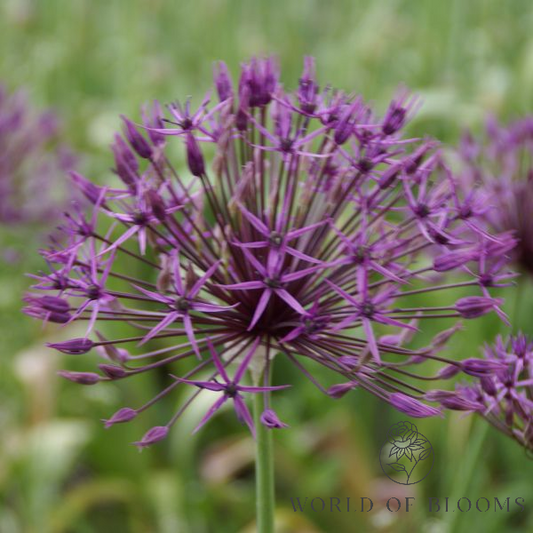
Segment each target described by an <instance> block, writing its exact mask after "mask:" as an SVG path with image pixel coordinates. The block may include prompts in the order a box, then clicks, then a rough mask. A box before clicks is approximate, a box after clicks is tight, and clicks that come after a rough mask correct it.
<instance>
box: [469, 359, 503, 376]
mask: <svg viewBox="0 0 533 533" xmlns="http://www.w3.org/2000/svg"><path fill="white" fill-rule="evenodd" d="M460 365H461V368H462V370H463V372H464V373H465V374H468V375H470V376H476V377H486V376H491V375H492V374H494V372H497V371H498V370H505V369H506V368H507V365H505V364H504V363H500V362H498V361H489V360H487V359H474V358H471V359H465V360H464V361H461V363H460Z"/></svg>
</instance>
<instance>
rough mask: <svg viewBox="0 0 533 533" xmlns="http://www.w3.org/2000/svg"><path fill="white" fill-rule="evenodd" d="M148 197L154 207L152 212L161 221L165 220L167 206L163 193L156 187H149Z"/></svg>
mask: <svg viewBox="0 0 533 533" xmlns="http://www.w3.org/2000/svg"><path fill="white" fill-rule="evenodd" d="M146 199H147V200H148V203H149V204H150V207H151V208H152V213H153V214H154V217H155V218H157V220H159V221H160V222H164V221H165V219H166V218H167V211H166V208H165V201H164V200H163V198H162V197H161V195H160V194H159V193H158V192H157V191H155V190H154V189H149V190H148V191H146Z"/></svg>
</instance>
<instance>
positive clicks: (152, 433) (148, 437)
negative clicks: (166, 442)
mask: <svg viewBox="0 0 533 533" xmlns="http://www.w3.org/2000/svg"><path fill="white" fill-rule="evenodd" d="M167 435H168V427H167V426H155V427H153V428H152V429H150V430H148V431H147V432H146V433H145V434H144V436H143V438H142V439H141V440H140V441H137V442H134V443H133V444H135V446H137V448H139V451H141V450H142V449H143V448H148V446H151V445H152V444H155V443H156V442H159V441H160V440H163V439H164V438H165V437H166V436H167Z"/></svg>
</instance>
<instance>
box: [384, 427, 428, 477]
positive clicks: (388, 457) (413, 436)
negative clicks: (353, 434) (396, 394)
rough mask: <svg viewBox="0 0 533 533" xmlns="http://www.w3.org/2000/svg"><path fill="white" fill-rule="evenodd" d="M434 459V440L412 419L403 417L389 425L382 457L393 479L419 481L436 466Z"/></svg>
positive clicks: (385, 471) (385, 472) (387, 472)
mask: <svg viewBox="0 0 533 533" xmlns="http://www.w3.org/2000/svg"><path fill="white" fill-rule="evenodd" d="M433 460H434V452H433V447H432V446H431V443H430V442H429V440H428V439H427V438H426V437H425V436H424V435H422V433H419V431H418V428H417V427H416V426H415V425H414V424H413V423H411V422H407V421H402V422H398V423H397V424H394V425H393V426H391V427H390V428H389V431H388V439H387V441H386V442H385V444H383V446H382V448H381V452H380V456H379V461H380V464H381V469H382V470H383V472H384V474H385V475H386V476H387V477H388V478H389V479H390V480H391V481H394V483H399V484H400V485H414V484H415V483H419V482H420V481H422V480H423V479H424V478H425V477H426V476H427V475H428V474H429V472H430V471H431V469H432V468H433Z"/></svg>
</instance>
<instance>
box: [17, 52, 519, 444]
mask: <svg viewBox="0 0 533 533" xmlns="http://www.w3.org/2000/svg"><path fill="white" fill-rule="evenodd" d="M278 78H279V76H278V66H277V63H276V62H275V61H274V60H273V59H265V60H263V59H254V60H252V61H251V62H250V63H249V64H246V65H243V67H242V71H241V77H240V80H239V82H238V83H235V84H233V83H232V81H231V78H230V76H229V72H228V69H227V68H226V67H225V65H224V64H219V65H217V66H216V68H215V87H216V93H217V94H218V96H219V101H217V102H213V103H212V102H211V101H210V99H209V97H206V98H205V99H204V100H203V101H202V102H201V104H200V106H199V107H197V108H195V107H194V106H193V105H192V103H191V101H187V102H186V103H185V104H181V103H178V102H176V103H173V104H171V105H170V106H169V117H168V118H165V119H163V117H162V116H161V114H160V113H159V107H158V106H157V105H156V106H155V107H154V109H152V110H150V111H147V110H145V112H144V114H143V123H142V124H136V123H135V122H134V121H132V120H128V119H124V135H125V138H124V137H122V136H120V135H117V137H116V139H115V142H114V143H113V147H112V148H113V154H114V158H115V171H116V174H117V176H118V178H120V180H121V181H122V183H123V185H121V186H117V185H116V184H112V183H109V184H107V185H106V186H103V187H99V186H96V185H93V184H92V183H91V182H90V181H89V180H87V179H85V178H83V177H82V176H79V175H77V179H76V183H77V184H78V186H79V188H80V189H81V191H82V192H83V193H84V195H85V196H86V198H87V199H88V200H89V201H90V202H91V203H92V212H91V213H90V214H89V215H86V214H85V213H82V212H81V211H79V210H78V211H75V212H73V213H71V214H69V215H68V221H67V223H66V224H65V225H64V226H63V231H64V241H63V242H62V243H58V244H55V245H54V246H52V247H51V248H50V249H49V250H46V251H45V252H43V254H44V256H45V259H46V261H47V263H48V264H49V265H50V272H49V273H41V274H40V275H38V276H34V277H35V279H36V280H37V281H36V284H35V286H34V289H35V291H44V293H45V294H46V295H50V296H48V299H46V300H45V299H44V298H45V297H43V296H39V295H38V294H37V292H34V293H32V294H30V295H28V296H27V298H26V300H27V303H28V305H27V307H26V313H28V314H29V315H31V316H34V317H37V318H40V319H43V320H49V321H53V322H58V323H61V324H64V323H70V322H80V323H82V324H84V325H86V338H87V339H91V340H90V341H88V340H84V339H80V338H76V339H72V340H71V341H67V342H62V343H55V344H52V345H51V346H52V347H53V348H56V349H57V350H59V351H61V352H64V353H67V354H72V355H73V356H77V357H79V356H83V355H82V354H84V353H87V352H88V351H90V350H91V349H93V348H94V349H95V350H96V351H97V352H98V353H99V354H100V355H101V356H102V357H103V358H104V359H105V363H104V364H101V365H100V366H99V369H100V373H94V372H88V373H79V372H77V373H74V372H67V373H63V376H64V377H65V378H67V379H69V380H71V381H75V382H79V383H82V384H93V383H96V382H98V381H110V380H111V381H113V380H120V379H125V378H129V377H131V378H134V377H135V376H136V375H138V374H141V373H144V372H149V371H151V370H154V369H156V368H161V367H164V368H167V369H168V374H169V377H168V386H167V388H166V389H165V390H163V391H162V392H161V393H160V394H159V395H158V396H157V397H156V398H154V399H153V400H152V401H150V402H148V403H147V404H145V405H143V406H140V407H127V408H123V409H121V410H119V411H118V412H117V413H115V414H114V415H112V416H111V417H110V418H109V419H108V420H107V421H106V422H105V423H106V426H107V427H109V426H111V425H113V424H115V423H122V422H126V421H128V420H131V419H132V418H134V417H137V416H138V415H139V414H140V413H142V412H143V411H144V410H145V409H147V408H148V407H149V406H151V405H153V403H154V402H155V401H158V400H160V399H161V398H162V397H164V396H165V395H166V394H168V393H169V392H170V391H172V390H173V389H175V388H176V387H185V388H187V387H189V388H191V392H192V395H191V397H190V399H189V400H187V401H186V402H185V404H184V406H183V407H182V408H180V410H179V411H178V412H177V413H176V414H175V416H174V417H173V418H172V419H171V420H169V421H167V423H166V424H165V425H164V426H157V428H154V429H152V430H150V431H149V432H148V433H147V434H146V435H145V436H144V438H142V439H141V440H140V441H139V442H138V443H137V445H138V446H139V447H141V448H142V447H145V446H147V445H149V444H151V443H153V442H156V441H157V440H160V439H161V438H164V436H165V435H166V434H167V431H165V430H164V428H167V429H168V428H169V427H170V426H171V425H172V424H174V422H175V421H176V420H177V419H178V418H179V416H180V415H181V413H182V412H183V410H184V409H185V408H186V407H187V406H188V405H189V404H190V402H191V401H192V400H193V399H194V398H195V397H196V396H197V395H198V394H200V393H205V394H212V395H213V402H214V403H213V405H212V407H211V408H210V409H209V410H208V412H207V413H206V414H205V416H204V418H203V419H202V420H201V422H200V425H199V427H201V426H203V425H204V424H205V423H206V422H207V421H208V420H209V419H210V418H211V417H212V416H213V415H214V414H215V412H217V411H218V410H219V409H220V408H221V407H222V406H223V405H225V404H230V405H233V407H234V408H235V411H236V414H237V417H238V418H239V419H240V420H241V421H242V422H243V423H245V424H246V425H248V426H249V428H250V430H251V431H252V432H253V431H254V425H253V421H252V418H251V416H250V413H249V411H248V407H247V398H249V396H250V395H257V394H261V395H263V397H264V401H265V406H264V412H263V415H262V416H261V417H260V420H261V423H263V424H264V425H265V426H266V427H268V428H283V427H286V425H287V424H286V423H285V422H282V421H281V420H280V418H278V415H277V414H276V412H275V411H274V410H273V409H272V406H271V405H270V391H276V392H274V397H275V396H276V395H277V394H290V392H283V393H282V392H277V391H278V390H279V389H284V388H285V387H287V386H289V385H290V384H288V383H276V384H271V377H272V365H273V363H274V362H275V361H274V356H276V357H277V359H279V358H285V359H286V360H287V361H288V362H289V363H292V364H293V365H294V366H295V367H296V369H298V370H299V371H300V372H301V373H302V374H303V375H304V376H306V377H307V378H308V379H309V380H311V381H312V382H313V383H314V384H315V385H316V386H317V387H318V389H320V391H322V392H323V393H325V394H327V395H329V396H330V397H331V398H340V397H342V396H343V395H344V394H346V393H347V392H349V391H351V390H353V389H358V388H360V389H364V390H366V391H368V392H370V393H372V394H374V395H376V396H378V397H379V398H381V399H383V400H385V401H386V402H389V403H390V404H391V405H393V406H394V407H396V408H397V409H399V410H401V411H402V412H405V413H407V414H409V415H411V416H418V417H421V416H433V415H437V414H439V413H440V409H439V408H435V407H431V406H428V405H426V404H425V403H424V392H425V391H424V390H423V389H421V388H420V387H419V386H418V385H417V383H416V380H417V377H418V373H417V371H416V368H417V365H420V364H422V363H424V362H426V361H433V362H434V363H437V364H438V363H443V364H444V365H446V366H445V368H446V371H445V372H444V371H443V372H440V373H438V374H437V375H435V376H433V377H428V376H427V375H426V376H425V377H424V380H425V382H431V380H432V379H441V378H447V377H451V376H453V375H454V374H455V373H456V372H458V371H461V370H463V368H462V367H461V363H459V362H454V361H448V360H447V359H445V358H444V357H442V356H441V355H439V354H438V352H439V351H440V350H441V349H442V347H443V345H444V344H445V342H446V340H447V339H448V338H449V337H450V336H451V335H452V334H453V333H454V332H455V331H456V330H457V329H459V326H458V324H455V325H454V322H456V321H457V320H458V319H459V318H464V319H473V318H476V317H478V316H481V315H483V314H486V313H489V312H491V311H496V312H498V313H500V314H501V315H502V317H503V318H504V315H503V313H502V311H501V309H500V304H501V300H500V299H497V298H494V297H493V296H492V295H491V294H489V289H488V288H487V287H489V286H490V285H491V284H487V283H485V277H484V276H486V274H487V272H489V273H490V275H491V276H492V278H493V279H494V280H498V279H500V278H499V276H501V275H502V274H500V269H501V268H502V265H503V263H502V262H501V258H502V257H504V256H505V254H506V253H507V252H508V250H509V249H510V248H512V246H513V244H514V243H513V240H512V238H511V237H510V236H509V235H506V234H504V235H499V236H491V235H488V234H487V233H486V232H481V231H476V230H475V228H473V227H472V226H471V225H469V224H467V223H466V222H467V221H466V219H465V218H462V217H459V216H458V215H457V212H456V209H455V206H456V202H457V196H456V188H455V186H454V185H455V184H454V180H453V178H452V177H451V176H450V175H448V174H447V173H446V172H444V170H443V168H441V164H440V158H439V153H438V151H437V145H436V143H435V142H433V141H429V140H428V141H420V140H419V139H409V138H404V137H402V136H401V130H402V128H403V126H404V125H405V123H406V121H407V120H408V119H409V117H410V116H411V114H412V110H413V106H414V105H415V103H416V99H414V98H413V97H412V96H410V95H408V94H406V93H405V91H402V92H401V93H400V94H399V96H398V97H396V98H395V99H394V101H393V102H392V103H391V105H390V106H389V109H388V110H387V112H386V114H385V116H384V117H383V118H379V116H377V115H376V114H375V113H374V112H373V111H372V109H370V108H369V107H368V106H367V105H366V104H365V103H364V102H363V101H362V99H361V98H359V97H353V96H349V95H347V94H344V93H343V92H341V91H335V90H331V89H325V90H320V89H319V86H318V82H317V81H316V78H315V65H314V62H313V60H312V59H309V58H307V59H306V60H305V65H304V72H303V74H302V77H301V79H300V81H299V84H298V86H297V89H296V91H295V92H287V91H286V90H284V88H283V87H282V86H281V85H280V83H279V81H278ZM171 144H172V145H175V144H177V145H178V146H180V147H181V150H182V154H183V158H182V161H181V162H178V164H173V162H172V161H171V156H170V150H167V147H168V146H169V145H171ZM205 154H214V155H212V156H210V157H207V156H206V155H205ZM179 163H181V164H179ZM178 169H187V170H178ZM99 181H100V183H101V182H102V180H99ZM426 254H427V255H426ZM429 257H431V258H434V259H428V258H429ZM135 265H137V266H139V267H141V266H142V272H143V275H142V279H137V278H136V277H135V271H136V270H139V271H140V270H141V268H136V267H135ZM452 270H453V271H456V272H457V273H459V274H460V275H461V276H462V281H460V282H459V283H454V284H449V283H446V282H445V281H444V276H445V273H446V272H448V271H452ZM435 273H437V275H433V274H435ZM494 284H496V283H494ZM457 286H460V287H464V288H466V289H468V288H469V289H470V290H471V294H470V296H465V297H464V298H461V299H459V300H458V301H455V300H454V297H453V296H452V297H451V299H450V301H449V303H448V304H447V305H445V306H439V307H412V306H409V305H408V304H407V302H408V301H409V298H408V297H409V296H411V295H415V294H419V293H422V292H428V291H434V292H438V291H443V292H444V293H445V294H446V293H447V292H450V291H449V289H450V288H453V287H457ZM50 298H52V299H50ZM114 321H119V322H122V323H123V324H125V325H128V326H129V327H130V328H131V334H128V335H124V336H123V337H122V338H114V339H111V340H108V339H107V338H106V337H105V336H104V334H105V333H107V331H104V330H105V327H104V326H105V325H106V324H109V323H112V322H114ZM428 322H434V323H435V324H436V325H440V326H439V327H437V328H436V333H437V334H436V336H435V339H434V341H433V342H432V343H431V344H430V345H428V346H426V347H424V348H422V349H419V350H415V351H413V350H410V349H408V348H407V347H406V344H407V343H409V341H410V339H411V338H412V337H413V336H416V334H417V332H418V331H419V329H420V328H423V327H425V326H426V325H427V324H428ZM450 326H451V327H450ZM154 343H157V345H156V346H154ZM184 359H188V360H190V361H191V364H192V363H194V362H195V361H196V364H195V366H194V367H193V368H192V369H191V370H190V371H189V372H187V373H185V374H183V375H176V374H177V371H176V370H175V366H174V365H173V363H175V362H177V361H181V360H184ZM407 365H412V366H413V367H414V370H407V368H406V366H407ZM321 367H322V368H323V369H324V370H325V371H328V372H329V373H330V374H331V375H332V376H333V377H336V380H335V382H336V384H334V385H331V381H330V383H329V385H328V386H326V385H325V384H324V381H323V376H322V375H321V373H320V372H318V371H317V370H318V369H320V368H321ZM450 368H451V369H453V371H450ZM250 376H251V382H250ZM204 391H208V392H204ZM162 428H163V429H162Z"/></svg>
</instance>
